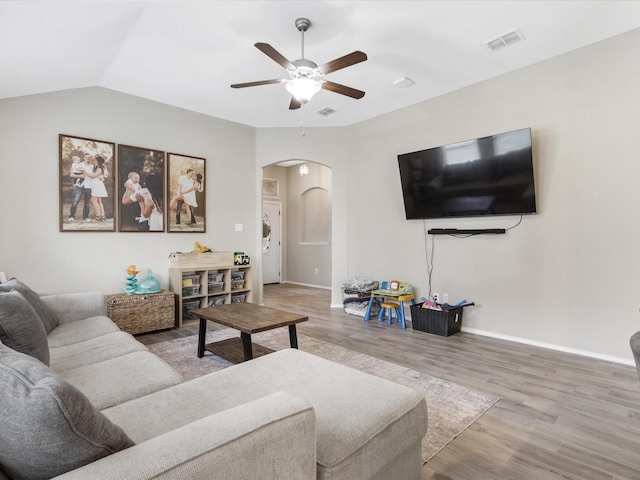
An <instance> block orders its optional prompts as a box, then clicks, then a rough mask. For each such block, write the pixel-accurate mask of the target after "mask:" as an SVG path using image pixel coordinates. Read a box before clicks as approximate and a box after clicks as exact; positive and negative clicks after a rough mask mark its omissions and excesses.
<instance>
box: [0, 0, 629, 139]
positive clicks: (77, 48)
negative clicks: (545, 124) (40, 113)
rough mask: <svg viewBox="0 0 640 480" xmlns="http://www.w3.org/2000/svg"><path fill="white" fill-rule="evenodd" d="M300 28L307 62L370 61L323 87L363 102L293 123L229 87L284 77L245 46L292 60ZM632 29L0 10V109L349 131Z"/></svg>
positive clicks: (557, 20)
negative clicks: (123, 112) (514, 35)
mask: <svg viewBox="0 0 640 480" xmlns="http://www.w3.org/2000/svg"><path fill="white" fill-rule="evenodd" d="M298 17H306V18H308V19H310V20H311V23H312V25H311V28H310V29H309V30H308V31H307V32H306V34H305V38H304V52H305V58H307V59H310V60H313V61H314V62H316V63H318V64H323V63H326V62H328V61H330V60H333V59H336V58H338V57H341V56H343V55H345V54H348V53H351V52H353V51H355V50H361V51H363V52H365V53H366V54H367V56H368V60H367V61H365V62H363V63H359V64H357V65H353V66H350V67H348V68H344V69H341V70H339V71H336V72H333V73H331V74H329V75H327V77H326V78H327V79H328V80H331V81H333V82H336V83H340V84H344V85H347V86H350V87H353V88H356V89H359V90H363V91H365V92H366V95H365V96H364V97H363V98H362V99H360V100H355V99H353V98H350V97H347V96H343V95H339V94H336V93H332V92H329V91H326V90H321V91H320V92H319V93H317V94H316V95H315V96H314V97H313V98H312V99H311V101H310V102H309V103H308V104H307V105H306V106H305V107H304V108H301V109H298V110H289V108H288V107H289V101H290V95H289V94H288V92H287V91H286V90H285V86H284V84H272V85H264V86H258V87H251V88H242V89H232V88H230V85H231V84H234V83H243V82H251V81H256V80H267V79H278V78H287V77H286V71H285V70H284V69H283V67H281V66H280V65H279V64H278V63H276V62H275V61H273V60H272V59H271V58H269V57H268V56H267V55H265V54H264V53H262V52H261V51H260V50H258V49H257V48H256V47H254V44H255V43H256V42H264V43H268V44H270V45H271V46H272V47H274V48H275V49H276V50H277V51H278V52H279V53H280V54H282V55H283V56H284V57H286V58H287V59H289V60H291V61H294V60H297V59H298V58H300V57H301V34H300V32H299V31H298V30H297V29H296V26H295V20H296V19H297V18H298ZM638 27H640V2H639V1H615V0H609V1H578V0H575V1H541V0H536V1H525V0H522V1H520V0H518V1H481V0H478V1H435V0H434V1H418V0H412V1H401V0H396V1H332V0H325V1H238V0H233V1H178V0H168V1H100V0H96V1H57V0H50V1H0V42H1V45H2V48H0V99H1V98H10V97H16V96H22V95H30V94H37V93H43V92H50V91H57V90H65V89H72V88H80V87H90V86H101V87H105V88H109V89H113V90H117V91H120V92H124V93H128V94H131V95H136V96H139V97H144V98H147V99H151V100H154V101H158V102H162V103H166V104H170V105H174V106H177V107H181V108H185V109H188V110H192V111H196V112H201V113H203V114H206V115H212V116H215V117H219V118H223V119H227V120H231V121H234V122H238V123H241V124H246V125H250V126H254V127H296V126H298V125H299V124H300V122H301V121H304V124H305V125H306V126H345V125H351V124H354V123H357V122H360V121H363V120H366V119H369V118H373V117H376V116H379V115H381V114H384V113H387V112H390V111H393V110H396V109H398V108H402V107H404V106H407V105H411V104H414V103H417V102H420V101H424V100H427V99H429V98H433V97H435V96H438V95H442V94H445V93H447V92H450V91H453V90H456V89H459V88H462V87H465V86H467V85H471V84H474V83H477V82H480V81H482V80H485V79H488V78H491V77H494V76H497V75H500V74H503V73H506V72H509V71H512V70H516V69H519V68H522V67H525V66H527V65H530V64H533V63H536V62H540V61H542V60H545V59H548V58H551V57H554V56H557V55H561V54H563V53H566V52H569V51H571V50H575V49H577V48H581V47H583V46H586V45H589V44H592V43H595V42H598V41H601V40H603V39H606V38H609V37H611V36H614V35H617V34H620V33H623V32H626V31H629V30H632V29H635V28H638ZM516 29H517V32H518V34H519V35H520V38H522V40H520V41H517V42H515V43H513V44H512V45H510V46H508V47H505V48H501V49H498V50H495V51H492V50H490V49H489V48H487V47H486V45H485V42H487V41H489V40H492V39H495V38H497V37H499V36H501V35H503V34H505V33H509V32H512V31H514V30H516ZM630 61H635V59H630ZM594 68H598V67H597V65H594ZM402 77H407V78H409V79H411V80H412V81H413V82H415V83H414V84H413V85H412V86H409V87H404V86H401V85H394V82H396V81H397V80H399V79H401V78H402ZM326 109H330V110H332V111H334V112H333V113H331V114H330V115H320V114H319V113H318V112H320V111H323V110H324V111H325V112H326Z"/></svg>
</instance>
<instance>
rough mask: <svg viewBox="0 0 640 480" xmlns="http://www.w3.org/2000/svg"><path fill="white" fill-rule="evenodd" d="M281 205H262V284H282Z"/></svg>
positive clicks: (265, 203)
mask: <svg viewBox="0 0 640 480" xmlns="http://www.w3.org/2000/svg"><path fill="white" fill-rule="evenodd" d="M280 207H281V204H280V203H273V202H263V204H262V283H264V284H267V283H280V263H281V262H280V257H281V248H282V247H281V244H280V234H281V219H280V211H281V208H280Z"/></svg>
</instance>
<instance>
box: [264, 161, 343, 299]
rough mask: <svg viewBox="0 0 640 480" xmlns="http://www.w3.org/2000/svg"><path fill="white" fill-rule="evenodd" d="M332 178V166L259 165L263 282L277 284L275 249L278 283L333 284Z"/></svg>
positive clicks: (314, 164) (299, 164)
mask: <svg viewBox="0 0 640 480" xmlns="http://www.w3.org/2000/svg"><path fill="white" fill-rule="evenodd" d="M301 167H303V168H302V170H301ZM332 182H333V178H332V169H331V168H329V167H327V166H325V165H322V164H319V163H314V162H305V161H302V160H291V161H286V162H279V163H277V164H273V165H268V166H265V167H263V168H262V187H263V188H262V217H263V265H262V272H263V283H276V282H274V275H273V274H272V272H273V271H274V262H277V260H275V259H274V257H275V258H277V257H278V255H277V252H274V248H278V249H279V253H280V281H281V282H288V283H296V284H301V285H308V286H314V287H320V288H328V289H330V288H331V273H332V272H331V264H332V262H331V255H332V252H331V235H332V234H331V209H332V198H331V197H332V195H331V194H332ZM278 208H279V212H280V215H279V218H278V217H276V215H277V213H276V212H277V211H278V210H277V209H278ZM265 212H267V217H266V218H265V216H264V215H265ZM278 223H279V224H280V232H281V234H280V241H279V245H275V244H274V238H275V237H277V232H275V231H274V229H275V228H277V225H278ZM265 246H266V248H267V252H265ZM274 253H275V255H274Z"/></svg>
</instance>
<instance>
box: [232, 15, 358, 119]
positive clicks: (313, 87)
mask: <svg viewBox="0 0 640 480" xmlns="http://www.w3.org/2000/svg"><path fill="white" fill-rule="evenodd" d="M295 23H296V28H297V29H298V31H300V32H301V33H302V55H301V57H302V58H300V59H299V60H294V61H293V62H290V61H289V60H287V59H286V58H285V57H284V56H283V55H282V54H280V53H279V52H278V51H277V50H276V49H275V48H273V47H272V46H271V45H269V44H268V43H256V44H255V46H256V48H257V49H258V50H260V51H261V52H262V53H264V54H265V55H267V56H268V57H270V58H271V59H272V60H274V61H275V62H277V63H278V64H280V65H281V66H283V67H284V68H285V69H286V70H287V73H288V74H289V78H288V79H286V78H276V79H273V80H260V81H257V82H248V83H235V84H233V85H231V88H245V87H256V86H258V85H271V84H274V83H285V84H286V85H285V88H286V89H287V91H288V92H289V93H291V95H292V97H291V103H290V104H289V109H290V110H295V109H297V108H300V107H301V106H302V105H304V104H306V103H307V102H308V101H309V100H311V97H312V96H313V95H315V94H316V93H317V92H318V91H320V89H323V90H328V91H330V92H334V93H339V94H341V95H346V96H347V97H351V98H356V99H358V98H362V97H364V92H363V91H362V90H356V89H355V88H351V87H347V86H345V85H340V84H339V83H334V82H330V81H328V80H324V76H325V75H328V74H329V73H332V72H335V71H336V70H341V69H343V68H346V67H350V66H351V65H355V64H356V63H360V62H364V61H365V60H366V59H367V55H366V54H365V53H364V52H361V51H359V50H356V51H355V52H352V53H349V54H348V55H345V56H343V57H340V58H336V59H335V60H332V61H331V62H328V63H325V64H324V65H320V66H318V65H317V64H316V63H314V62H312V61H311V60H308V59H306V58H304V32H306V31H307V30H308V29H309V27H310V26H311V21H310V20H309V19H308V18H298V19H297V20H296V22H295Z"/></svg>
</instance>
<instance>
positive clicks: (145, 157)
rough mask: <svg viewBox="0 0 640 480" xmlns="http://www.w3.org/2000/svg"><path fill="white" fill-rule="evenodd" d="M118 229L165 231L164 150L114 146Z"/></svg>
mask: <svg viewBox="0 0 640 480" xmlns="http://www.w3.org/2000/svg"><path fill="white" fill-rule="evenodd" d="M118 172H119V175H118V198H119V201H118V210H119V215H118V231H119V232H164V231H165V223H166V221H165V205H166V194H165V192H166V189H165V152H163V151H160V150H156V149H153V148H143V147H135V146H131V145H118Z"/></svg>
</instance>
